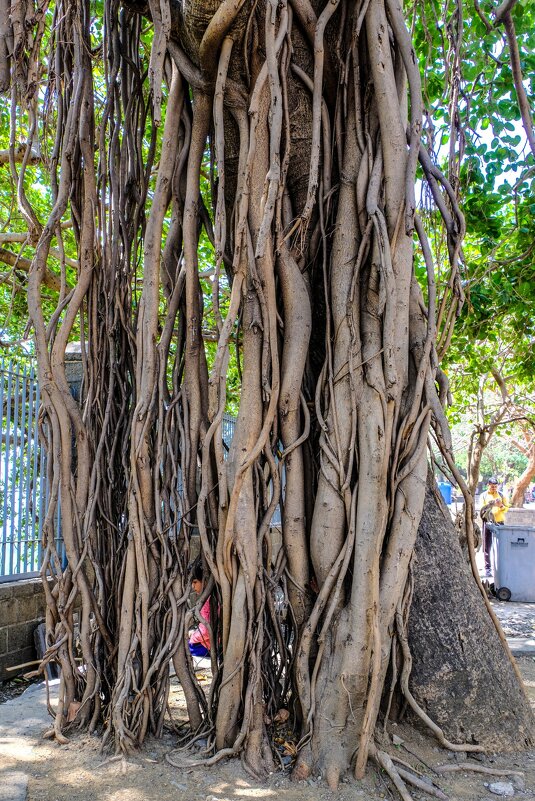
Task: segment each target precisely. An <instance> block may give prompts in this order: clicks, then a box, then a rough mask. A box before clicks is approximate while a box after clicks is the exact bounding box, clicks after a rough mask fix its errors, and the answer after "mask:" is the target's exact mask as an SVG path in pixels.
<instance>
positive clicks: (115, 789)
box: [0, 657, 535, 801]
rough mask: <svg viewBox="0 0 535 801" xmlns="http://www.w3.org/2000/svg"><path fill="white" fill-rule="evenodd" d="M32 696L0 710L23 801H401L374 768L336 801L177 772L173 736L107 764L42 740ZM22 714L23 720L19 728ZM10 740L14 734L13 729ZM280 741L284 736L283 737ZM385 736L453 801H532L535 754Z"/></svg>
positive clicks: (87, 746)
mask: <svg viewBox="0 0 535 801" xmlns="http://www.w3.org/2000/svg"><path fill="white" fill-rule="evenodd" d="M518 661H519V664H520V667H521V670H522V674H523V676H524V678H525V683H526V688H527V691H528V694H529V696H530V701H531V703H532V705H533V707H534V708H535V659H534V658H532V657H521V658H520V659H519V660H518ZM207 680H208V679H207ZM32 692H33V697H34V699H35V700H34V702H33V705H32V702H31V699H30V698H29V699H28V700H27V701H26V702H24V700H23V699H24V696H22V699H21V698H18V699H15V701H12V702H10V703H8V704H4V705H1V706H0V726H2V733H1V734H2V736H1V737H0V750H1V752H2V759H1V760H0V777H1V775H2V772H3V771H5V770H16V771H24V772H25V773H26V774H28V776H29V783H28V796H27V799H28V801H71V799H73V798H75V799H77V801H90V800H91V801H93V799H96V801H164V799H180V801H247V799H255V798H257V799H275V798H277V797H281V798H282V799H284V800H285V801H334V800H335V799H336V800H337V801H338V800H339V801H358V799H363V801H378V799H385V798H397V797H398V796H397V794H396V793H395V791H394V790H393V789H392V787H391V786H390V785H389V783H388V782H387V780H386V779H385V777H384V776H383V775H382V774H381V773H380V772H379V771H378V770H376V769H374V768H373V767H370V768H369V769H368V772H367V775H366V778H365V779H364V780H363V781H359V782H357V781H355V780H354V779H352V778H349V777H348V778H345V779H344V780H343V782H342V783H341V785H340V788H339V790H338V792H337V793H333V792H331V791H330V790H329V789H328V788H327V786H326V785H325V782H324V781H322V779H321V777H316V778H314V779H309V780H308V781H306V782H298V783H294V782H292V781H291V780H290V778H289V772H288V771H289V769H290V768H287V769H286V772H284V773H283V772H278V773H274V774H273V775H271V776H270V777H269V778H268V780H267V781H266V782H264V783H262V782H258V781H255V780H253V779H251V777H250V776H249V775H248V774H247V773H246V772H245V771H244V770H243V768H242V767H241V765H240V762H239V761H237V760H232V761H225V762H223V763H221V764H219V765H217V766H216V767H212V768H205V767H202V766H200V767H198V768H192V767H188V768H183V769H179V768H176V767H173V766H172V765H170V764H169V763H168V762H167V761H166V754H169V753H170V752H171V754H172V755H174V757H175V758H178V759H181V758H184V757H187V758H188V759H191V758H196V754H191V753H190V754H187V755H184V754H180V753H179V752H177V751H176V750H174V749H175V747H176V743H177V735H176V734H175V733H173V732H171V731H166V733H165V736H164V737H163V739H162V740H159V741H156V740H149V742H148V743H147V745H146V748H145V749H144V750H143V752H141V753H139V754H138V755H136V756H134V757H130V758H129V759H128V760H124V759H110V758H108V757H106V756H105V755H103V754H102V753H100V750H99V741H98V738H91V737H88V736H81V735H80V736H75V737H71V740H70V742H69V744H68V745H65V746H59V745H57V744H55V743H53V742H51V741H49V740H43V739H41V738H39V735H40V733H42V731H43V730H44V727H45V725H44V724H45V723H46V715H45V707H46V701H45V699H44V696H43V693H42V691H41V692H40V693H39V694H37V690H36V689H35V688H32ZM39 705H40V706H39ZM172 708H173V714H174V716H175V719H176V720H177V721H178V720H180V718H181V717H182V716H183V715H184V708H183V697H182V694H181V691H180V687H179V686H178V684H174V688H173V697H172ZM24 710H26V712H24ZM28 710H30V714H28ZM32 712H33V714H34V717H32V716H31V713H32ZM23 714H26V715H27V719H24V722H23V724H22V726H21V715H23ZM10 725H15V726H16V730H17V731H18V733H19V734H20V733H21V730H22V734H23V735H24V734H25V733H27V735H28V736H23V737H22V738H21V737H20V736H18V737H17V736H12V737H10V736H9V735H10V728H9V727H10ZM24 730H25V731H24ZM11 733H12V734H14V733H15V729H13V731H12V732H11ZM280 733H281V734H282V735H283V734H284V731H283V730H281V732H280ZM387 734H388V736H389V738H390V740H391V739H392V735H396V738H399V739H396V742H397V743H398V744H397V745H396V746H394V745H391V746H390V752H391V753H394V754H396V755H397V756H398V757H399V758H401V759H404V760H405V761H406V762H408V763H410V764H411V765H413V766H414V767H415V768H417V769H418V770H419V771H420V772H421V773H423V774H425V775H426V776H427V777H429V778H430V779H431V780H432V781H433V782H434V783H435V786H437V787H440V788H441V789H442V790H443V791H444V792H445V793H446V795H447V796H448V797H449V798H450V799H452V801H490V799H493V798H494V799H496V798H497V797H498V796H497V795H494V794H492V793H491V790H490V789H489V787H488V785H489V784H492V783H493V782H505V783H508V784H512V787H513V790H514V797H515V798H518V799H535V750H534V751H531V752H524V753H520V754H508V755H497V754H488V755H485V756H484V757H483V758H481V759H478V760H477V761H476V760H475V759H474V758H472V757H470V758H469V759H467V758H466V755H464V754H461V755H454V754H452V753H451V752H448V751H445V750H444V749H442V748H439V747H438V746H437V745H436V744H435V742H434V741H433V740H432V739H431V738H429V737H428V736H427V735H425V734H424V733H422V732H419V731H417V730H415V729H414V728H412V727H410V726H408V725H399V726H396V725H393V726H389V728H388V731H387ZM34 737H35V738H36V739H34ZM281 739H283V737H281ZM400 740H401V742H400ZM446 764H448V765H456V766H457V767H458V769H459V770H458V772H455V773H449V774H446V775H440V774H438V773H436V772H435V769H436V768H437V767H438V766H440V765H446ZM470 764H476V765H484V766H486V767H488V768H492V769H501V770H507V771H512V772H514V771H517V772H518V771H521V772H522V773H523V776H513V775H511V776H510V777H502V776H494V777H493V776H490V775H482V774H477V773H472V772H470V771H469V770H468V769H467V768H468V766H469V765H470ZM412 795H413V798H414V799H415V801H417V800H418V799H427V798H429V796H428V795H426V794H424V793H422V792H420V791H413V793H412Z"/></svg>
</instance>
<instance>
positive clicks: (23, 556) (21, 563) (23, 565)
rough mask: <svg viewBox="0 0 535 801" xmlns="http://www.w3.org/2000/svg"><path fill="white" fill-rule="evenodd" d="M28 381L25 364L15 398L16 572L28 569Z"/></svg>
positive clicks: (25, 571) (23, 571) (24, 571)
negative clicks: (25, 499)
mask: <svg viewBox="0 0 535 801" xmlns="http://www.w3.org/2000/svg"><path fill="white" fill-rule="evenodd" d="M27 383H28V377H27V373H26V365H24V367H23V368H22V382H21V391H20V395H18V396H17V400H20V406H21V411H20V426H19V431H20V450H19V454H20V455H19V461H18V465H16V467H17V468H18V470H16V472H15V477H17V476H18V481H17V492H18V494H19V503H18V515H17V532H16V533H17V538H16V542H17V547H18V553H19V558H18V570H17V571H16V572H17V573H27V572H28V571H29V568H28V564H27V562H28V551H27V545H26V542H25V540H24V536H23V533H22V516H23V513H24V510H25V506H23V503H22V499H23V497H24V496H25V494H26V481H27V475H26V471H25V469H24V463H25V459H24V451H25V450H26V448H27V443H28V441H27V438H26V387H27Z"/></svg>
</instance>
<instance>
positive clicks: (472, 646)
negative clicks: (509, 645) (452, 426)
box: [409, 481, 534, 750]
mask: <svg viewBox="0 0 535 801" xmlns="http://www.w3.org/2000/svg"><path fill="white" fill-rule="evenodd" d="M412 572H413V578H414V595H413V599H412V605H411V611H410V617H409V644H410V648H411V651H412V656H413V669H412V674H411V678H410V687H411V690H412V693H413V695H414V697H415V698H416V700H417V701H418V703H419V704H420V705H421V706H422V708H423V709H424V710H425V711H426V712H427V714H428V715H429V717H430V718H432V720H434V721H435V723H437V724H438V725H439V726H440V727H441V728H442V729H443V731H444V733H445V734H446V736H447V737H448V739H450V740H452V741H453V742H459V743H460V742H468V743H478V744H481V745H483V746H485V747H486V748H489V749H492V750H513V749H518V748H522V747H529V746H532V744H533V741H534V740H533V738H534V730H533V715H532V713H531V709H530V705H529V701H528V699H527V697H526V695H525V692H524V691H523V688H522V687H521V685H520V683H519V681H518V678H517V675H516V673H515V671H514V669H513V666H512V664H511V661H510V659H509V658H508V655H507V654H506V653H504V646H503V644H502V642H501V641H500V638H499V635H498V633H497V630H496V627H495V625H494V623H493V621H492V619H491V617H490V615H489V613H488V611H487V609H486V606H485V603H484V601H483V598H482V595H481V592H480V590H479V588H478V587H477V585H476V582H475V581H474V578H473V576H472V574H471V570H470V566H469V564H468V563H467V560H466V558H465V556H464V555H463V551H462V549H461V546H460V544H459V538H458V534H457V532H456V530H455V528H454V526H453V524H452V521H451V517H450V514H449V512H448V509H447V507H446V505H445V504H444V502H443V500H442V497H441V495H440V493H439V492H438V489H437V488H436V486H434V482H433V485H431V484H430V482H429V481H428V484H427V489H426V500H425V505H424V511H423V515H422V519H421V522H420V527H419V530H418V538H417V541H416V549H415V555H414V559H413V563H412Z"/></svg>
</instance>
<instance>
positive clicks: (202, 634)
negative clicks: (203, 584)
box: [189, 598, 210, 650]
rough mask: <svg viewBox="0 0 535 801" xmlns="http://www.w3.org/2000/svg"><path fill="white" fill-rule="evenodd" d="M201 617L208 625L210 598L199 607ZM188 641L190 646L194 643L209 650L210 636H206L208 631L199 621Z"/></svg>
mask: <svg viewBox="0 0 535 801" xmlns="http://www.w3.org/2000/svg"><path fill="white" fill-rule="evenodd" d="M201 617H203V618H204V619H205V620H207V621H208V623H209V622H210V598H207V599H206V601H205V602H204V603H203V605H202V607H201ZM189 641H190V643H191V644H192V645H194V644H195V643H200V644H201V645H204V647H205V648H208V650H210V635H209V634H208V629H207V628H206V626H205V625H204V623H202V622H201V621H199V623H197V627H196V629H195V630H194V631H193V633H192V634H191V636H190V638H189Z"/></svg>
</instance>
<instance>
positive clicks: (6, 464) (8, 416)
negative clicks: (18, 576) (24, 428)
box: [2, 364, 12, 574]
mask: <svg viewBox="0 0 535 801" xmlns="http://www.w3.org/2000/svg"><path fill="white" fill-rule="evenodd" d="M10 366H11V364H8V371H7V397H6V429H5V435H4V436H5V440H4V441H5V445H6V455H5V461H4V526H3V529H4V530H3V537H2V567H3V570H2V572H3V573H4V574H6V573H9V570H8V568H7V554H8V548H7V541H8V533H7V531H8V517H7V509H8V504H7V499H8V497H9V462H10V458H9V452H10V444H11V443H10V439H11V383H12V374H11V369H10ZM2 411H3V410H2Z"/></svg>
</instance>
